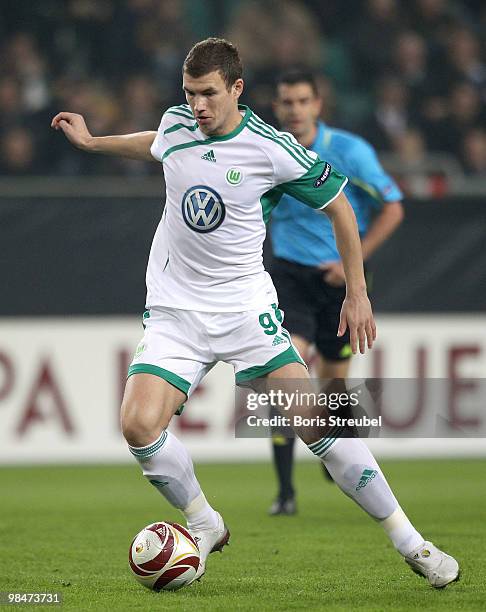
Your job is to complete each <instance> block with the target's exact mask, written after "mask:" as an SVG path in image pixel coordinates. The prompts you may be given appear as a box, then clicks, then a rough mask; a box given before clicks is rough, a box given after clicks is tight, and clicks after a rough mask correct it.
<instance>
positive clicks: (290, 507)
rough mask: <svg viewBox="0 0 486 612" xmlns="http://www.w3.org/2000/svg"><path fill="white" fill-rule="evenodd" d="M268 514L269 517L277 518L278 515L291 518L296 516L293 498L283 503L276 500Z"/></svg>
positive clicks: (295, 505)
mask: <svg viewBox="0 0 486 612" xmlns="http://www.w3.org/2000/svg"><path fill="white" fill-rule="evenodd" d="M268 514H269V515H270V516H278V515H279V514H286V515H287V516H292V515H293V514H297V504H296V503H295V499H294V498H293V497H291V498H290V499H286V500H284V501H282V500H281V499H276V500H275V501H274V502H273V504H272V505H271V506H270V508H269V510H268Z"/></svg>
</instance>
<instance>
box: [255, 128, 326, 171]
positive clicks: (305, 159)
mask: <svg viewBox="0 0 486 612" xmlns="http://www.w3.org/2000/svg"><path fill="white" fill-rule="evenodd" d="M251 124H252V126H253V127H254V128H256V129H257V130H260V131H261V132H262V134H264V135H266V136H267V137H268V138H270V139H272V140H274V142H277V143H278V144H280V145H281V146H283V147H284V148H285V149H286V150H287V151H288V152H289V153H290V152H291V153H292V155H293V157H294V159H297V161H299V163H300V164H301V165H305V166H306V167H307V168H310V167H311V166H312V165H313V164H314V163H315V160H314V159H312V158H311V157H310V156H308V155H307V152H306V150H305V149H304V148H303V147H300V148H299V146H296V144H295V143H294V142H292V141H291V140H290V139H289V138H285V136H284V135H283V134H279V133H278V132H277V131H276V130H275V128H272V127H271V126H270V125H268V124H266V123H263V122H262V121H260V122H258V121H255V119H254V117H252V119H251ZM303 151H305V154H304V153H303Z"/></svg>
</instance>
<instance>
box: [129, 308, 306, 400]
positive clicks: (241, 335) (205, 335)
mask: <svg viewBox="0 0 486 612" xmlns="http://www.w3.org/2000/svg"><path fill="white" fill-rule="evenodd" d="M143 323H144V327H145V333H144V336H143V338H142V340H141V341H140V343H139V345H138V347H137V350H136V351H135V356H134V358H133V361H132V364H131V365H130V367H129V369H128V376H131V375H132V374H138V373H146V374H154V375H155V376H160V378H163V379H164V380H167V381H168V382H169V383H171V384H172V385H174V387H177V389H180V390H181V391H182V392H183V393H185V394H186V396H187V397H189V396H190V395H191V393H192V392H193V391H194V389H195V388H196V387H197V386H198V384H199V383H200V381H201V379H202V378H203V377H204V376H205V375H206V374H207V373H208V372H209V371H210V370H211V368H212V367H213V366H214V365H215V364H216V363H217V362H218V361H224V362H226V363H230V364H231V365H232V366H233V367H234V369H235V376H236V384H244V383H246V382H248V381H250V380H253V379H254V378H258V377H260V376H264V375H265V374H268V373H269V372H272V371H273V370H277V369H278V368H280V367H282V366H283V365H286V364H287V363H294V362H298V363H302V364H303V365H305V363H304V361H303V359H302V357H301V356H300V355H299V353H298V351H297V349H296V348H295V347H294V345H293V344H292V342H291V340H290V334H289V333H288V331H287V330H286V329H285V328H284V327H282V323H283V312H282V311H281V310H280V309H279V308H278V307H277V305H276V304H271V305H269V307H268V308H266V309H264V310H262V309H259V310H250V311H247V312H214V313H212V312H197V311H193V310H180V309H177V308H167V307H165V306H163V307H162V306H161V307H158V308H152V309H151V310H150V311H147V312H145V313H144V317H143Z"/></svg>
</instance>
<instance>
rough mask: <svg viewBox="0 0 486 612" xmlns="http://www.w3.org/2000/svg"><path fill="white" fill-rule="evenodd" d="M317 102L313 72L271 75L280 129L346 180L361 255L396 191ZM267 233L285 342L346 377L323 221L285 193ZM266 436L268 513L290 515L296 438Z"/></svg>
mask: <svg viewBox="0 0 486 612" xmlns="http://www.w3.org/2000/svg"><path fill="white" fill-rule="evenodd" d="M321 106H322V100H321V98H320V96H319V92H318V88H317V83H316V80H315V77H314V75H313V74H311V73H308V72H305V71H297V70H295V71H292V72H288V73H285V74H283V75H281V76H280V78H279V79H278V80H277V84H276V92H275V99H274V102H273V109H274V113H275V115H276V117H277V119H278V121H279V123H280V126H281V128H282V129H283V130H285V131H287V132H290V133H291V134H293V135H294V136H295V138H296V139H297V140H298V141H299V142H300V143H301V144H302V145H303V146H304V147H306V148H308V149H312V150H313V151H315V152H316V153H317V154H318V155H319V157H320V158H321V159H325V160H327V161H328V162H329V163H330V164H331V165H332V166H333V167H334V168H335V169H336V170H338V171H339V172H340V173H342V174H344V175H346V176H347V177H348V179H349V182H348V185H347V186H346V188H345V193H346V195H347V197H348V199H349V201H350V202H351V205H352V206H353V209H354V212H355V215H356V219H357V222H358V228H359V233H360V236H361V243H362V248H363V260H364V261H366V260H367V259H368V258H369V257H370V255H371V254H372V253H373V252H374V251H375V250H376V249H377V248H378V247H379V246H380V245H381V244H382V243H383V242H384V241H385V240H387V239H388V238H389V237H390V236H391V234H392V233H393V232H394V231H395V229H396V228H397V227H398V225H399V224H400V222H401V221H402V218H403V208H402V204H401V200H402V193H401V192H400V189H399V188H398V186H397V185H396V183H395V182H394V181H393V179H392V178H391V177H390V176H388V175H387V174H386V172H385V171H384V170H383V168H382V166H381V165H380V162H379V161H378V159H377V156H376V153H375V151H374V149H373V148H372V147H371V145H370V144H369V143H368V142H366V141H365V140H363V139H362V138H360V137H359V136H356V135H354V134H351V133H349V132H345V131H343V130H338V129H335V128H331V127H329V126H327V125H326V124H325V123H323V122H322V121H320V120H319V119H318V118H319V115H320V113H321ZM270 235H271V239H272V247H273V255H274V262H273V266H272V279H273V281H274V284H275V287H276V289H277V293H278V297H279V305H280V307H281V308H282V309H283V310H284V311H285V327H286V328H287V329H288V330H289V332H290V333H291V336H292V342H293V343H294V345H295V346H296V348H297V349H298V350H299V352H300V354H301V355H302V357H303V358H304V360H305V361H306V362H307V363H308V361H309V356H310V353H309V349H310V347H311V345H314V346H315V351H316V358H317V364H316V373H317V376H318V377H319V378H320V379H344V378H346V377H347V375H348V371H349V362H350V357H351V354H352V353H351V347H350V344H349V335H348V333H347V332H346V334H345V335H344V336H341V337H338V336H337V335H336V331H337V328H338V323H339V314H340V309H341V304H342V302H343V299H344V297H345V277H344V269H343V265H342V262H341V260H340V258H339V253H338V250H337V247H336V242H335V240H334V234H333V231H332V225H331V223H330V221H329V220H328V219H327V217H326V216H325V215H323V214H319V212H317V211H314V210H312V209H310V208H308V207H306V206H303V205H302V204H301V203H300V202H299V201H298V200H296V199H295V198H293V197H291V196H289V195H284V196H283V197H282V199H281V200H280V203H279V205H278V206H277V207H276V208H275V210H274V212H273V214H272V223H271V226H270ZM272 442H273V457H274V463H275V468H276V472H277V476H278V480H279V493H278V496H277V498H276V500H275V501H274V503H273V504H272V506H271V507H270V510H269V513H270V514H271V515H277V514H295V512H296V503H295V490H294V487H293V484H292V468H293V447H294V442H295V439H294V438H287V437H286V436H285V435H284V434H283V433H282V432H279V431H278V430H275V431H274V432H273V435H272Z"/></svg>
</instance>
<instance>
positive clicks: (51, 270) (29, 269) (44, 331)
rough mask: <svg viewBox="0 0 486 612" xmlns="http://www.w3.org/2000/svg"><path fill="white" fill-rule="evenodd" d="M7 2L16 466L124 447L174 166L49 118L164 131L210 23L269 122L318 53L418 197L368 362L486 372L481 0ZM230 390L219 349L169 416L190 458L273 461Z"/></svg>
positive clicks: (351, 115) (370, 367)
mask: <svg viewBox="0 0 486 612" xmlns="http://www.w3.org/2000/svg"><path fill="white" fill-rule="evenodd" d="M1 11H2V19H1V22H0V31H1V33H2V44H1V62H0V65H1V70H0V109H1V114H0V174H1V176H0V219H1V223H0V239H1V242H0V243H1V245H2V253H3V257H2V258H1V259H0V273H1V278H2V289H3V290H2V299H1V301H0V317H1V319H0V330H1V334H0V408H1V415H2V428H1V433H0V438H1V444H0V461H3V462H7V463H11V462H13V463H17V462H21V463H25V462H27V463H29V462H35V463H38V462H39V463H43V462H50V461H55V462H56V461H91V462H93V461H94V462H96V461H99V460H105V461H111V460H117V461H123V460H127V461H128V460H129V457H128V453H127V452H126V449H125V446H124V444H123V442H122V440H121V436H120V433H119V428H118V406H119V402H120V396H121V392H122V389H123V380H124V374H125V371H126V366H127V363H129V361H130V358H131V353H132V351H133V350H134V347H135V346H136V344H137V342H138V340H139V337H140V335H141V327H140V325H139V317H140V314H141V312H142V311H143V302H144V295H145V287H144V271H145V265H146V261H147V256H148V251H149V247H150V241H151V239H152V235H153V232H154V229H155V227H156V224H157V222H158V220H159V218H160V214H161V209H162V206H163V177H162V173H161V168H160V166H158V165H156V164H147V163H143V162H135V161H126V160H118V159H111V158H103V157H97V156H89V155H86V154H83V153H81V152H79V151H77V150H75V149H73V148H72V147H71V146H70V145H69V144H68V143H67V141H66V140H65V139H64V138H63V137H62V135H61V134H58V133H55V132H54V131H53V130H50V129H49V124H50V119H51V117H52V116H53V115H54V114H55V113H56V112H57V111H59V110H61V109H68V110H71V111H76V112H80V113H82V114H84V115H85V117H86V118H87V122H88V125H89V126H90V128H91V129H92V131H93V132H94V133H95V134H107V133H123V132H125V133H126V132H131V131H139V130H145V129H155V127H156V126H157V125H158V122H159V120H160V116H161V113H162V111H163V109H164V108H165V107H167V106H168V105H171V104H176V103H180V102H181V101H183V96H182V92H181V83H180V81H181V79H180V66H181V63H182V61H183V58H184V56H185V53H186V52H187V49H188V48H189V47H190V46H191V45H192V44H193V43H194V42H195V41H197V40H198V39H201V38H202V37H205V36H207V35H210V34H217V35H225V36H227V37H228V38H230V39H231V40H233V41H235V42H236V43H238V45H239V48H240V50H241V54H242V56H243V60H244V64H245V77H246V90H245V93H244V96H243V102H245V103H247V104H249V105H250V106H251V107H252V108H253V109H254V110H255V111H256V112H258V113H259V114H260V115H261V116H262V117H263V118H265V119H266V120H268V121H273V117H272V111H271V96H272V82H273V78H274V75H275V74H276V73H277V72H278V71H279V70H281V69H283V68H286V67H289V66H295V65H305V66H309V67H311V68H313V69H314V70H315V71H316V72H317V73H318V74H319V77H320V85H321V91H322V95H323V97H324V108H323V118H324V119H325V120H326V121H328V122H329V123H330V124H332V125H337V126H340V127H343V128H349V129H352V130H354V131H356V132H357V133H360V134H362V135H364V136H365V137H367V138H368V139H369V140H370V141H371V142H372V143H373V144H374V145H375V146H376V147H377V149H378V150H379V152H380V156H381V159H382V161H383V163H384V164H385V166H386V167H387V168H388V169H389V171H390V172H391V173H392V174H393V175H394V176H395V177H396V178H397V180H398V181H399V182H400V185H401V187H402V188H403V190H404V192H405V194H406V202H405V206H406V217H405V221H404V223H403V225H402V226H401V227H400V229H399V230H398V232H397V233H396V235H394V236H393V238H392V239H391V240H390V241H389V242H388V243H387V244H386V245H385V246H384V247H383V248H382V249H381V250H380V251H379V252H378V253H377V254H376V255H375V256H374V257H373V260H372V262H371V268H372V270H373V296H374V297H373V299H374V307H375V310H376V313H377V318H378V323H379V329H380V336H379V341H378V344H377V347H376V349H375V350H374V351H373V352H372V353H371V354H370V356H367V357H366V358H365V359H356V360H355V363H354V366H353V371H352V372H353V375H354V376H385V377H397V378H402V377H410V378H413V377H436V378H451V377H452V378H461V377H469V378H481V377H483V376H484V373H485V370H486V333H485V331H484V330H485V329H486V326H485V325H484V323H485V322H486V317H485V315H484V309H485V307H486V277H485V269H486V252H485V250H484V248H483V235H484V228H485V222H486V214H485V208H484V196H485V194H486V131H485V130H486V112H485V101H486V62H485V49H484V40H485V37H484V34H485V29H486V9H485V8H484V6H482V4H481V3H480V2H449V1H444V0H417V1H415V2H398V1H397V0H369V1H362V2H360V1H354V2H346V3H342V2H339V1H329V2H326V3H325V5H324V4H321V3H319V2H314V1H311V0H309V1H307V2H285V1H282V0H263V1H259V2H252V1H238V0H232V1H225V2H220V1H216V0H214V1H206V2H202V1H200V2H195V1H192V2H189V1H184V0H164V1H163V2H161V1H156V0H124V1H119V2H114V1H109V0H106V1H104V2H94V1H90V0H70V1H65V2H61V1H56V0H44V1H43V2H39V3H30V2H25V1H18V2H4V3H2V6H1ZM376 40H379V44H378V45H377V44H374V43H373V42H372V41H376ZM267 246H268V245H267ZM266 260H267V265H268V266H269V267H270V268H271V256H270V249H269V248H266ZM232 404H233V395H232V373H231V371H228V369H227V368H226V369H225V367H224V366H219V367H218V368H217V369H216V371H215V372H213V373H212V374H211V376H210V377H209V378H208V380H207V381H206V382H205V383H204V384H203V385H202V386H201V388H200V390H199V392H198V394H196V396H195V397H194V398H193V399H192V400H191V401H190V402H189V404H188V406H187V409H186V412H185V416H184V417H183V418H182V419H179V420H178V421H177V423H175V424H174V427H175V428H176V429H177V430H178V432H179V434H180V435H181V436H182V437H183V438H184V440H185V441H186V442H187V443H188V445H189V447H190V448H191V450H192V452H193V453H194V457H195V459H197V460H200V459H220V458H222V457H232V458H234V459H247V460H248V459H252V458H253V459H254V458H263V457H267V456H268V448H267V444H266V442H265V441H262V440H254V441H248V440H246V441H244V440H238V441H235V440H234V433H233V426H232V423H233V421H232V419H233V414H232V410H231V406H232ZM483 404H484V401H483ZM465 410H466V412H465V413H464V414H463V417H464V418H466V419H468V418H471V416H472V417H476V416H478V418H479V419H480V420H481V422H482V416H481V415H475V414H472V415H471V414H469V413H467V410H469V409H468V408H466V409H465ZM474 411H477V408H474V409H473V412H474ZM413 427H414V429H410V435H412V434H413V433H416V434H417V433H418V432H419V431H420V421H417V422H415V423H414V424H413ZM93 431H97V436H93ZM373 444H377V445H378V446H377V447H376V450H377V452H378V453H381V454H383V453H384V454H387V453H388V454H389V453H391V454H392V455H400V456H402V455H407V454H414V453H416V452H419V454H427V453H432V454H439V455H441V454H449V453H454V454H461V453H479V454H483V453H484V452H485V448H484V445H483V444H482V441H481V440H477V439H476V440H469V441H466V442H465V441H460V440H459V441H458V440H455V441H450V440H449V441H445V442H444V441H438V440H434V441H429V443H427V444H424V443H422V442H421V443H420V444H419V445H418V450H417V447H416V446H415V445H414V443H413V442H412V441H405V440H403V441H401V442H400V444H398V445H397V444H396V442H394V443H393V444H390V446H387V442H386V441H372V445H373ZM303 450H305V449H301V452H302V451H303Z"/></svg>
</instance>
